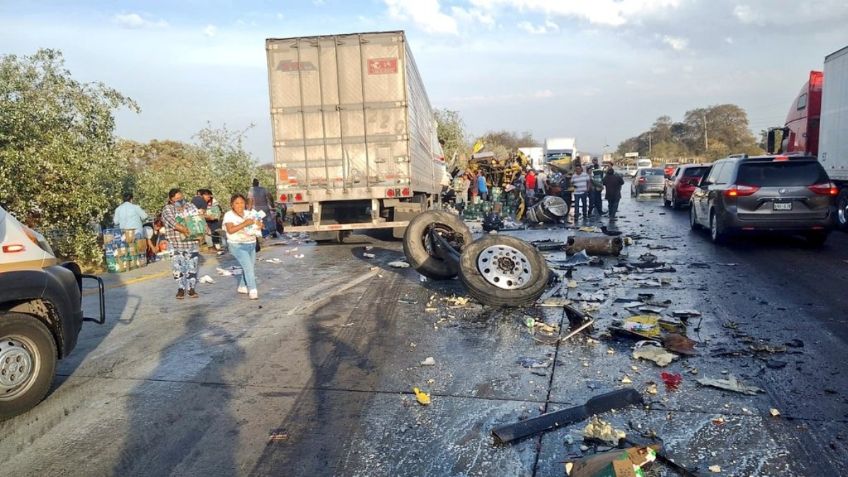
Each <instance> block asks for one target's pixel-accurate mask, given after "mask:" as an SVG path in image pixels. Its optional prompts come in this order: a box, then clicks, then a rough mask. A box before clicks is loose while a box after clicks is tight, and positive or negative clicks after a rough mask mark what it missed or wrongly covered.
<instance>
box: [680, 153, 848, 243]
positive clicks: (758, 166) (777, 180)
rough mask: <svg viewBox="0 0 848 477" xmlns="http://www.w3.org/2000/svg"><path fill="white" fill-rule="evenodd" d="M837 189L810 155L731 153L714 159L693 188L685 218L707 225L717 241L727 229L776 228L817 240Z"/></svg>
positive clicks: (827, 227)
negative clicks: (704, 174)
mask: <svg viewBox="0 0 848 477" xmlns="http://www.w3.org/2000/svg"><path fill="white" fill-rule="evenodd" d="M838 193H839V191H838V189H837V188H836V186H835V185H834V184H833V183H832V182H830V179H829V178H828V176H827V172H825V170H824V168H823V167H822V166H821V164H819V162H818V161H817V160H816V158H815V157H810V156H783V155H770V156H756V157H747V156H741V157H730V158H727V159H722V160H720V161H716V162H715V163H714V164H713V167H712V170H711V171H710V172H709V174H708V175H707V176H706V177H704V178H703V179H702V180H701V182H700V183H699V185H698V188H697V189H695V191H694V192H693V193H692V199H691V205H692V206H691V207H690V209H689V218H690V220H689V221H690V224H691V226H692V228H693V229H696V228H699V227H701V226H704V227H707V228H709V230H710V237H711V238H712V240H713V242H716V243H718V242H722V241H723V240H724V239H725V238H727V237H728V236H729V235H731V234H738V233H743V232H777V233H786V234H801V235H804V236H805V237H807V239H808V240H809V241H810V243H811V244H813V245H822V244H824V242H825V241H826V240H827V236H828V234H829V233H830V231H831V230H832V228H833V225H834V223H833V219H834V217H835V207H834V201H835V198H836V196H837V195H838Z"/></svg>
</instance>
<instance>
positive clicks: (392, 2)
mask: <svg viewBox="0 0 848 477" xmlns="http://www.w3.org/2000/svg"><path fill="white" fill-rule="evenodd" d="M383 1H384V2H385V4H386V6H387V7H388V8H389V16H390V17H391V18H393V19H395V20H403V21H409V20H411V21H412V23H414V24H415V26H417V27H418V28H420V29H421V30H423V31H424V32H426V33H445V34H451V35H456V34H458V33H459V29H458V28H457V22H456V19H455V18H454V17H452V16H450V15H448V14H446V13H444V12H443V11H442V7H441V5H439V0H383Z"/></svg>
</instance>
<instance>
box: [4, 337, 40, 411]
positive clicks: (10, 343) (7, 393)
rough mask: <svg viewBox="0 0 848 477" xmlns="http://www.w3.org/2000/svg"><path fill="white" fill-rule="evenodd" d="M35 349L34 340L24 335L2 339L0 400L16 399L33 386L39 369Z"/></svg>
mask: <svg viewBox="0 0 848 477" xmlns="http://www.w3.org/2000/svg"><path fill="white" fill-rule="evenodd" d="M35 349H36V347H35V345H34V344H33V343H32V341H30V340H29V339H27V338H25V337H22V336H7V337H4V338H3V339H2V340H0V401H4V400H11V399H14V398H16V397H17V396H19V395H21V394H23V393H25V392H27V391H28V390H29V388H31V387H32V384H33V383H34V382H35V376H36V374H37V371H38V361H37V360H36V359H35V353H34V350H35Z"/></svg>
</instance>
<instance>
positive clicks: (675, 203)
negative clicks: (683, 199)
mask: <svg viewBox="0 0 848 477" xmlns="http://www.w3.org/2000/svg"><path fill="white" fill-rule="evenodd" d="M671 208H672V209H679V208H680V202H678V201H677V193H676V192H674V191H673V190H672V191H671Z"/></svg>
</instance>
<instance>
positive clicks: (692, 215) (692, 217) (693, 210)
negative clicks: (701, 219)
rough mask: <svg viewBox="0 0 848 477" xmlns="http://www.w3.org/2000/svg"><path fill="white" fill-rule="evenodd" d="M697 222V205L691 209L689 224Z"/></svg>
mask: <svg viewBox="0 0 848 477" xmlns="http://www.w3.org/2000/svg"><path fill="white" fill-rule="evenodd" d="M696 223H697V222H696V221H695V206H694V205H693V206H692V208H690V209H689V225H695V224H696Z"/></svg>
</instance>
